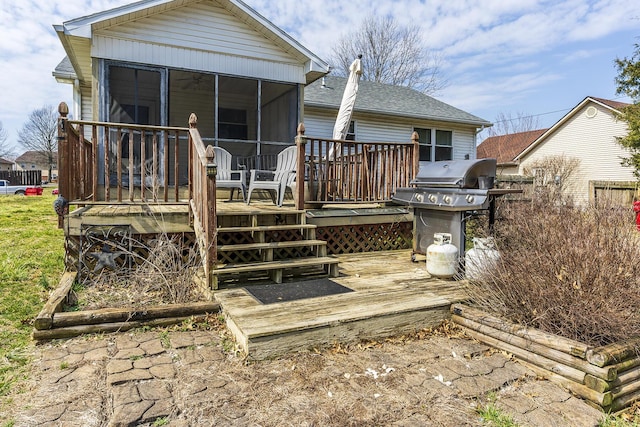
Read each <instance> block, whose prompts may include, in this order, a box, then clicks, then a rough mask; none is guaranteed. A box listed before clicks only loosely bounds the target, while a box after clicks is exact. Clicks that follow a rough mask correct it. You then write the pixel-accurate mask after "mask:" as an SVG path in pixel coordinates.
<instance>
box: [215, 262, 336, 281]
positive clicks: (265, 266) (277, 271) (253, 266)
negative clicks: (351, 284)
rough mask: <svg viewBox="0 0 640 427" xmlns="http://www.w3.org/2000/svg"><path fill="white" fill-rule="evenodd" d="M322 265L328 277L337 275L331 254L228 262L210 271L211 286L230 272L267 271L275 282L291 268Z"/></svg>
mask: <svg viewBox="0 0 640 427" xmlns="http://www.w3.org/2000/svg"><path fill="white" fill-rule="evenodd" d="M316 266H318V267H319V266H322V267H323V268H324V270H325V273H326V274H328V275H329V276H330V277H337V276H338V258H335V257H332V256H319V257H304V258H293V259H286V260H280V261H266V262H256V263H244V264H228V265H225V266H223V267H219V268H216V269H214V270H212V271H211V273H212V275H213V278H214V283H213V288H214V289H218V278H219V277H221V276H226V275H230V274H240V273H251V272H264V271H268V272H269V275H270V278H271V280H272V281H273V282H275V283H282V272H283V271H284V270H288V269H291V268H299V267H316Z"/></svg>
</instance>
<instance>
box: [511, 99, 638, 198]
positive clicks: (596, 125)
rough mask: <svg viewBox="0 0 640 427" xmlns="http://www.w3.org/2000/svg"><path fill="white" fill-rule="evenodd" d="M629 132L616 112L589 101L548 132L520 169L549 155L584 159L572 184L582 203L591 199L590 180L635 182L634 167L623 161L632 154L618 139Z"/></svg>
mask: <svg viewBox="0 0 640 427" xmlns="http://www.w3.org/2000/svg"><path fill="white" fill-rule="evenodd" d="M589 107H594V108H596V110H597V113H596V115H595V116H593V117H588V116H587V114H586V110H587V108H589ZM626 132H627V128H626V124H625V123H624V122H622V121H617V120H616V119H615V118H614V116H613V113H612V112H611V111H610V110H609V109H607V108H605V107H603V106H601V105H599V104H596V103H593V102H591V103H587V104H586V105H584V106H583V107H582V108H581V109H580V110H579V111H576V112H575V114H573V116H571V117H570V118H569V119H568V120H567V122H566V123H564V124H562V126H560V127H559V128H558V129H557V130H555V131H554V132H553V133H552V134H550V135H548V136H547V137H546V138H545V139H544V140H543V141H542V142H541V143H540V144H539V145H538V146H537V147H535V148H534V149H533V150H532V151H531V152H529V153H527V155H526V156H525V157H524V159H523V160H522V161H521V164H520V169H519V172H520V174H522V173H523V172H524V168H526V167H527V166H528V165H531V164H532V163H533V162H535V161H538V160H540V159H543V158H545V157H548V156H562V155H564V156H566V157H573V158H577V159H579V160H580V165H579V167H578V171H577V172H576V173H575V174H574V176H573V177H572V180H571V182H570V183H568V185H569V186H570V188H571V189H572V190H573V192H574V194H573V196H574V200H575V201H576V202H578V203H586V202H588V201H589V182H590V181H635V178H634V176H633V171H632V169H631V168H628V167H623V166H622V165H621V164H620V161H621V158H622V157H627V156H628V155H629V153H628V152H627V151H626V150H625V149H623V148H622V147H621V146H620V145H619V144H618V142H617V141H616V136H623V135H625V134H626Z"/></svg>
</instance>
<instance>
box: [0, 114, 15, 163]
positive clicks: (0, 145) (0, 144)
mask: <svg viewBox="0 0 640 427" xmlns="http://www.w3.org/2000/svg"><path fill="white" fill-rule="evenodd" d="M8 139H9V134H8V133H7V130H6V129H5V128H4V126H3V125H2V122H1V121H0V157H2V158H3V159H10V158H12V157H14V152H13V148H12V147H11V146H10V145H9V143H8V142H7V140H8Z"/></svg>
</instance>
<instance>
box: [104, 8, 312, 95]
mask: <svg viewBox="0 0 640 427" xmlns="http://www.w3.org/2000/svg"><path fill="white" fill-rule="evenodd" d="M91 53H92V56H94V57H98V58H103V59H113V60H119V61H128V62H135V63H144V64H153V65H159V66H167V67H171V68H178V69H191V70H199V71H210V72H217V73H222V74H229V75H237V76H245V77H253V78H262V79H269V80H275V81H282V82H291V83H305V74H304V61H303V60H300V59H299V58H295V57H294V56H293V55H291V54H289V53H288V52H285V51H284V50H283V49H282V48H280V47H279V46H277V45H276V44H275V43H274V42H272V41H271V40H268V39H267V38H265V37H264V36H262V35H261V34H259V33H258V32H256V31H255V30H254V29H251V28H249V27H248V26H247V25H246V24H244V23H243V22H241V21H240V20H238V19H237V18H236V17H234V16H232V15H231V14H229V13H228V12H227V11H226V10H225V9H223V8H221V7H218V6H216V5H215V4H214V3H212V2H206V3H196V4H191V5H190V6H188V7H182V8H179V9H175V10H171V11H168V12H165V13H163V14H159V15H154V16H151V17H145V18H142V19H139V20H137V21H134V22H129V23H124V24H120V25H117V26H113V27H110V28H106V29H101V30H98V31H96V32H95V35H94V40H93V49H92V52H91Z"/></svg>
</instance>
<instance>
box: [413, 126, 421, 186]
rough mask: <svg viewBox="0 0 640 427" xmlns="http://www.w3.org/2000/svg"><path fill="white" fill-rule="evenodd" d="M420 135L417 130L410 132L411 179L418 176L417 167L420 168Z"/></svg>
mask: <svg viewBox="0 0 640 427" xmlns="http://www.w3.org/2000/svg"><path fill="white" fill-rule="evenodd" d="M419 139H420V136H419V135H418V132H416V131H414V132H413V133H412V134H411V142H413V174H412V176H411V179H415V177H416V176H418V169H420V144H419Z"/></svg>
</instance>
